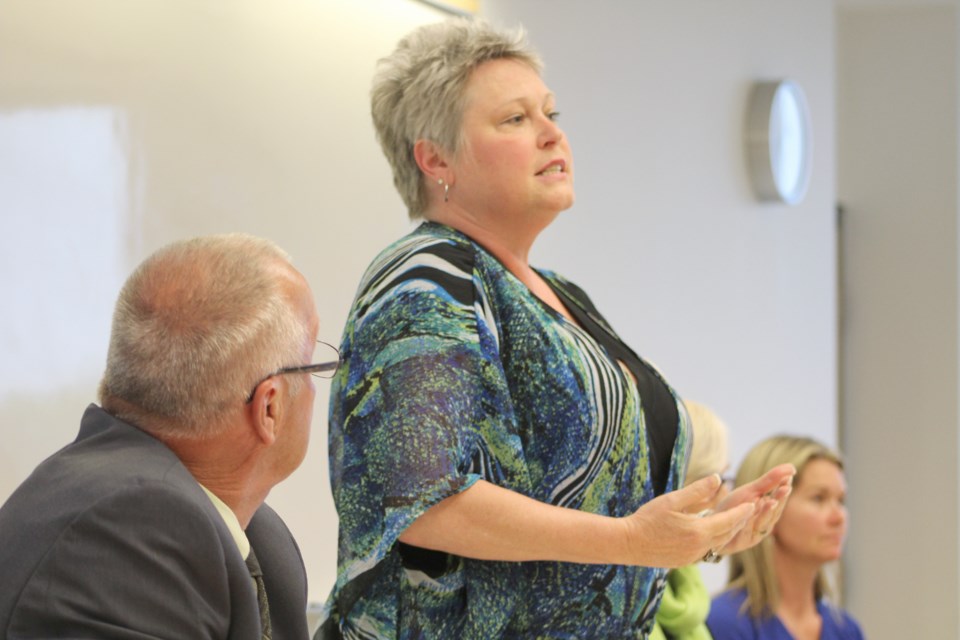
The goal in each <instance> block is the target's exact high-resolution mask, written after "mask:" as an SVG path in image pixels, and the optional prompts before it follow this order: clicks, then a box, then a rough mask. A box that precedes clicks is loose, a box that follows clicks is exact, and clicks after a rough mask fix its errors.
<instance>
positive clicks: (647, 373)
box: [319, 20, 792, 640]
mask: <svg viewBox="0 0 960 640" xmlns="http://www.w3.org/2000/svg"><path fill="white" fill-rule="evenodd" d="M540 66H541V65H540V61H539V57H538V56H537V55H536V53H534V52H533V50H532V49H531V48H530V46H529V45H528V44H527V43H526V40H525V37H524V34H523V32H522V31H520V30H515V31H499V30H496V29H494V28H492V27H491V26H489V25H488V24H486V23H484V22H481V21H472V22H471V21H469V20H452V21H450V22H445V23H441V24H435V25H428V26H425V27H421V28H419V29H417V30H415V31H413V32H412V33H411V34H409V35H408V36H407V37H405V38H404V39H403V40H401V42H400V43H399V44H398V46H397V48H396V50H395V51H394V52H393V53H392V54H391V55H390V56H388V57H387V58H385V59H384V60H382V61H381V62H380V66H379V68H378V71H377V74H376V77H375V79H374V86H373V90H372V93H371V95H372V110H373V120H374V125H375V127H376V130H377V136H378V138H379V140H380V143H381V145H382V146H383V150H384V153H385V154H386V156H387V159H388V160H389V162H390V165H391V167H392V168H393V174H394V183H395V184H396V187H397V189H398V190H399V192H400V195H401V196H402V197H403V201H404V203H405V204H406V206H407V209H408V213H409V215H410V216H411V217H412V218H422V219H424V222H423V223H422V224H421V225H420V226H419V227H418V228H417V229H416V230H414V231H413V232H412V233H410V234H409V235H407V236H406V237H405V238H402V239H400V240H398V241H397V242H395V243H394V244H393V245H391V246H390V247H388V248H387V249H385V250H384V251H383V252H382V253H381V254H380V255H379V256H378V257H377V258H376V259H374V261H373V263H372V264H371V265H370V267H369V269H368V270H367V272H366V274H365V275H364V276H363V278H362V280H361V283H360V286H359V291H358V293H357V297H356V299H355V301H354V304H353V308H352V310H351V312H350V314H349V317H348V321H347V326H346V329H345V331H344V336H343V341H342V346H343V354H344V365H343V367H342V368H341V370H340V371H339V372H338V374H337V376H336V378H335V379H334V384H333V388H332V392H331V405H330V467H331V479H332V484H333V494H334V499H335V502H336V505H337V510H338V513H339V516H340V547H339V570H338V576H337V582H336V585H335V587H334V590H333V593H332V594H331V597H330V599H329V600H328V603H327V608H326V611H325V621H324V623H323V624H322V626H321V629H320V632H319V637H321V638H327V637H345V638H438V639H440V638H443V639H446V638H464V639H469V638H476V639H482V640H490V639H492V638H503V637H507V638H528V637H529V638H533V637H551V638H560V637H563V638H613V637H616V638H645V637H646V636H647V634H648V633H649V632H650V629H651V627H652V625H653V615H654V612H655V610H656V608H657V603H658V602H659V598H660V593H661V590H662V588H663V580H664V575H665V573H666V571H665V569H664V568H666V567H675V566H682V565H686V564H689V563H690V562H692V561H693V560H695V559H697V558H702V557H704V556H708V557H711V558H713V557H717V556H718V554H720V553H728V552H731V551H736V550H739V549H743V548H746V547H748V546H750V545H752V544H755V543H756V542H757V541H758V540H760V539H761V538H762V537H763V536H764V535H765V533H766V531H767V529H769V527H770V526H772V524H773V523H774V522H775V521H776V519H777V517H778V516H779V513H780V508H781V507H782V504H783V502H784V500H785V498H786V495H787V494H788V493H789V484H790V478H791V477H792V468H791V467H789V466H785V467H782V468H780V469H777V470H774V471H772V472H770V473H769V474H767V475H766V476H764V477H763V478H761V479H760V480H758V481H756V482H755V483H753V484H752V485H750V486H748V487H745V488H743V489H741V490H740V491H738V492H735V493H734V494H732V495H731V496H730V497H729V498H728V499H726V500H725V501H724V502H722V503H720V504H717V503H718V499H717V492H718V491H719V488H720V480H719V478H718V477H716V476H711V477H708V478H706V479H704V480H702V481H700V482H697V483H694V484H693V485H691V486H690V487H687V488H682V486H683V476H684V469H685V467H686V459H687V451H688V448H689V444H690V441H689V436H688V419H687V416H686V412H685V410H684V409H683V406H682V403H681V402H680V400H679V398H678V397H677V395H676V394H675V393H674V391H673V389H671V388H670V387H669V386H668V385H667V383H666V382H665V381H664V379H663V378H662V377H661V376H660V374H659V372H657V371H656V370H655V369H654V368H653V367H652V366H651V365H650V364H649V363H648V362H646V361H645V360H643V359H642V358H640V357H639V356H637V355H636V354H635V353H634V352H633V351H632V350H631V349H630V348H629V347H627V346H626V345H625V344H624V343H623V342H622V341H621V340H620V338H619V337H618V336H617V334H616V333H615V332H614V331H613V329H612V328H611V327H610V326H609V324H608V323H607V322H606V321H605V320H604V319H603V317H602V316H601V315H600V313H599V312H598V311H597V309H596V308H595V307H594V305H593V303H592V302H591V301H590V299H589V298H588V297H587V295H586V294H585V293H584V292H583V291H582V290H581V289H580V288H578V287H577V286H576V285H574V284H572V283H570V282H569V281H567V280H566V279H564V278H563V277H561V276H559V275H557V274H556V273H553V272H551V271H547V270H543V269H536V268H534V267H532V266H531V265H530V264H529V262H528V260H527V256H528V253H529V250H530V247H531V246H532V244H533V242H534V240H535V239H536V237H537V236H538V235H539V234H540V232H541V231H543V229H545V228H546V227H547V226H548V225H549V224H550V223H551V222H552V221H553V220H554V219H555V218H556V217H557V216H558V215H559V214H560V212H561V211H563V210H565V209H567V208H569V207H570V206H571V204H572V203H573V158H572V155H571V152H570V147H569V144H568V142H567V139H566V137H565V135H564V133H563V131H562V130H561V129H560V127H559V126H558V124H557V111H556V98H555V96H554V94H553V93H552V92H551V91H550V90H549V89H548V88H547V87H546V85H545V84H544V82H543V80H542V78H541V76H540ZM711 507H713V508H715V509H716V513H714V514H713V515H710V516H707V517H698V515H697V514H699V513H701V512H703V511H704V510H706V509H708V508H711Z"/></svg>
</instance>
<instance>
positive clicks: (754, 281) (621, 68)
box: [0, 0, 837, 600]
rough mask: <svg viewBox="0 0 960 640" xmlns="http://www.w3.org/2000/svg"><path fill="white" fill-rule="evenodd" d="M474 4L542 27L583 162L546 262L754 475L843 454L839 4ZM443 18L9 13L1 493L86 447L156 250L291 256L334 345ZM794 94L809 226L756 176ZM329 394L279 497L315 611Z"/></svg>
mask: <svg viewBox="0 0 960 640" xmlns="http://www.w3.org/2000/svg"><path fill="white" fill-rule="evenodd" d="M482 7H483V10H484V12H485V13H486V14H487V15H489V16H491V17H492V18H494V19H495V20H497V21H502V22H509V23H512V22H515V21H517V20H522V21H523V22H524V23H526V25H527V26H528V28H529V30H530V36H531V40H532V41H533V43H534V44H535V45H536V46H538V47H539V48H540V49H541V51H542V52H543V54H544V57H545V59H546V61H547V71H546V79H547V82H548V84H549V85H550V86H551V87H552V89H553V90H554V91H555V92H556V93H557V94H558V97H559V108H560V110H561V112H562V113H563V115H562V123H563V126H564V127H565V128H566V130H567V133H568V134H569V136H570V137H571V139H572V144H573V149H574V156H575V161H576V171H577V174H576V175H577V177H576V181H577V193H578V201H577V204H576V205H575V206H574V208H573V209H572V210H571V211H569V212H566V213H565V214H563V216H562V217H561V219H560V220H559V221H558V222H557V224H556V225H555V226H554V227H553V228H552V229H551V230H549V231H548V232H547V233H546V234H545V235H544V237H543V238H542V240H541V242H540V244H539V246H538V248H537V250H536V253H535V259H536V263H537V264H538V265H542V266H548V267H553V268H556V269H558V270H559V271H561V272H562V273H565V274H566V275H568V276H569V277H571V278H573V279H574V280H576V281H578V282H579V283H580V284H582V285H584V286H585V287H586V288H587V289H588V291H590V293H591V295H592V296H593V297H594V298H595V301H596V302H597V303H598V305H599V306H600V308H601V309H602V310H603V311H604V312H605V313H606V314H607V315H608V317H609V318H610V319H611V321H612V322H613V323H614V326H616V327H617V328H618V330H619V331H620V332H621V333H622V334H623V336H624V337H625V338H627V340H628V341H629V342H630V343H631V344H632V345H633V346H634V347H635V348H636V349H637V351H638V352H639V353H640V354H641V355H644V356H646V357H648V358H650V359H651V360H653V361H654V362H655V363H656V364H658V365H659V366H660V367H661V369H662V370H663V371H664V372H665V374H666V375H667V377H668V379H669V380H670V381H671V382H672V383H673V384H674V386H676V387H677V389H678V390H679V391H680V392H681V393H682V394H684V395H686V396H688V397H690V398H695V399H698V400H701V401H703V402H706V403H707V404H709V405H711V406H713V407H714V408H715V409H716V410H717V412H718V413H719V414H720V415H721V416H723V417H724V418H725V419H726V421H727V422H728V423H729V424H730V426H731V429H732V445H733V451H732V454H733V460H732V462H733V463H734V464H736V463H737V462H738V461H739V458H740V456H741V455H742V454H743V453H744V452H745V451H746V449H747V448H749V446H751V445H752V444H753V443H755V442H756V441H757V440H758V439H760V438H761V437H763V436H765V435H768V434H771V433H774V432H797V433H808V434H812V435H814V436H816V437H819V438H821V439H822V440H825V441H827V442H829V443H834V442H835V441H836V435H835V434H836V429H837V419H836V414H837V395H836V387H837V374H836V355H837V349H836V328H835V315H836V303H835V297H836V287H835V276H836V266H835V241H836V237H835V227H834V214H833V212H834V203H835V199H836V195H835V191H836V188H835V182H834V169H835V167H834V164H835V163H834V148H833V138H834V106H833V105H834V63H833V58H834V51H833V45H832V43H833V30H834V17H833V3H832V1H831V0H804V1H803V2H794V1H788V0H776V1H771V0H727V1H726V2H722V3H718V2H715V1H713V0H656V1H655V0H644V1H643V2H629V3H628V2H622V3H620V2H607V3H604V6H603V10H602V11H600V10H598V8H597V6H596V3H586V2H566V3H559V2H546V1H543V0H539V1H535V0H510V1H507V0H485V2H483V3H482ZM438 15H439V14H438V13H437V12H436V11H435V10H433V9H430V8H428V7H426V6H423V5H421V4H419V3H416V2H412V1H411V0H389V1H388V0H314V1H312V2H311V1H307V0H275V1H274V2H270V3H263V2H255V1H254V0H244V1H240V2H231V3H219V2H212V1H199V0H153V1H148V0H142V1H140V2H136V3H133V2H129V0H84V1H82V2H73V3H62V2H54V1H51V0H6V2H4V3H3V4H0V175H3V174H4V172H5V171H4V170H2V169H4V168H5V167H18V168H19V169H18V170H19V173H17V174H16V177H15V178H9V179H6V180H4V179H3V178H0V220H2V221H3V223H4V227H5V229H6V230H7V233H5V234H3V235H2V236H0V237H2V240H0V242H2V243H3V252H2V255H0V269H2V274H3V276H4V277H3V279H2V281H4V284H3V285H0V286H3V287H5V288H4V289H2V290H0V294H4V293H5V294H7V295H4V298H3V299H4V300H6V301H8V302H7V303H6V304H5V310H4V313H3V314H0V349H2V351H0V376H2V378H0V382H2V385H0V415H2V416H3V418H2V420H3V430H4V434H5V436H6V438H5V442H6V443H7V445H6V446H5V447H4V449H3V450H2V452H0V496H4V495H6V494H8V493H9V492H10V491H12V490H13V488H14V487H15V486H16V484H17V483H18V482H19V481H20V480H21V479H22V478H23V477H25V475H26V474H27V473H28V472H29V471H30V469H32V468H33V466H34V465H35V464H36V463H37V462H38V461H39V460H40V459H42V457H44V456H45V455H47V454H48V453H50V452H51V451H53V450H54V449H55V448H56V447H58V446H60V445H61V444H63V443H65V442H66V441H68V440H69V439H71V438H72V437H73V435H74V434H75V430H76V425H77V419H78V417H79V415H80V413H81V411H82V410H83V407H84V406H85V404H86V403H87V402H89V401H91V400H92V399H93V398H94V392H95V389H96V384H97V381H98V376H99V374H100V370H101V368H102V363H103V357H104V354H105V345H106V339H107V330H108V323H109V315H110V312H111V309H110V307H111V306H112V300H113V296H115V293H116V291H117V289H118V288H119V286H120V283H121V282H122V280H123V278H124V277H125V276H126V274H127V273H128V271H129V270H130V269H131V268H132V267H133V266H134V265H135V264H136V263H137V262H139V260H140V259H142V258H143V257H144V256H145V255H146V254H147V253H148V252H149V251H151V250H153V249H154V248H156V247H158V246H159V245H161V244H164V243H166V242H168V241H170V240H172V239H175V238H179V237H184V236H189V235H196V234H199V233H208V232H216V231H227V230H245V231H250V232H253V233H258V234H261V235H265V236H267V237H270V238H272V239H274V240H276V241H277V242H279V243H280V244H281V245H282V246H284V247H285V248H287V249H288V250H289V251H290V252H291V253H292V254H293V255H294V256H295V258H296V260H297V262H298V264H299V265H300V267H301V269H302V270H303V271H304V273H305V274H306V275H307V277H308V278H309V279H310V280H311V281H312V283H313V285H314V288H315V290H316V292H317V300H318V306H319V310H320V314H321V319H322V322H323V325H322V328H321V334H322V335H323V336H326V337H330V338H334V339H335V338H337V337H338V336H339V332H340V327H341V324H342V322H343V319H344V317H345V314H346V311H347V308H348V306H349V303H350V300H351V297H352V294H353V290H354V287H355V285H356V282H357V279H358V277H359V275H360V272H361V270H362V269H363V267H364V266H365V264H366V262H367V261H368V260H369V259H370V257H371V256H372V255H373V254H374V253H375V251H376V250H377V249H378V248H380V247H381V246H382V245H384V244H385V243H386V242H387V241H388V240H389V239H392V238H394V237H396V236H397V235H399V234H400V233H402V232H403V230H404V229H406V227H407V223H406V219H405V216H404V212H403V210H402V206H401V204H400V200H399V197H398V196H397V195H396V194H395V193H394V191H393V189H392V186H391V180H390V177H389V171H388V168H387V165H386V162H385V161H384V160H383V159H382V157H381V156H380V153H379V150H378V149H377V147H376V143H375V141H374V137H373V133H372V130H371V127H370V125H369V117H368V106H367V91H368V87H369V81H370V77H371V73H372V69H373V63H374V60H375V59H376V58H377V57H379V56H380V55H384V54H386V53H388V52H389V51H390V50H391V49H392V47H393V45H394V43H395V42H396V40H397V39H398V38H399V36H400V35H401V34H402V33H405V32H406V31H407V30H408V29H409V28H410V27H411V26H412V25H414V24H416V23H419V22H421V21H427V20H433V19H435V18H436V17H437V16H438ZM813 42H815V43H817V46H811V43H813ZM781 76H788V77H791V78H793V79H794V80H796V81H798V82H799V83H800V84H801V85H802V86H803V87H804V89H805V90H806V93H807V98H808V100H809V102H810V106H811V110H812V118H813V125H814V149H815V152H814V153H815V156H814V174H813V179H812V182H811V190H810V193H809V194H808V196H807V198H806V200H805V201H804V202H803V203H802V204H800V205H799V206H796V207H787V206H784V205H768V204H759V203H757V202H756V201H755V200H754V198H753V195H752V193H751V190H750V187H749V184H748V180H747V171H746V167H745V161H744V153H743V148H744V144H743V131H742V129H743V119H744V114H745V108H746V97H747V92H748V89H749V86H750V83H751V82H752V81H754V80H757V79H766V78H774V77H781ZM90 138H92V140H91V139H90ZM77 150H80V152H79V153H76V152H77ZM28 153H29V154H32V155H28ZM24 158H27V159H28V160H29V165H27V164H25V162H26V161H25V160H24ZM11 175H13V174H12V172H11ZM11 229H12V233H11V232H10V230H11ZM51 319H53V320H51ZM320 398H321V399H320V401H319V402H318V407H317V411H316V416H317V419H316V423H315V427H314V440H313V443H312V445H311V450H310V453H309V454H308V457H307V460H306V461H305V463H304V466H303V467H302V468H301V469H300V470H299V471H298V472H297V473H296V474H295V475H294V476H293V477H292V478H291V479H290V480H289V481H288V482H287V483H285V484H284V485H281V486H280V487H278V488H277V489H275V490H274V492H273V494H271V503H272V504H273V505H274V506H275V507H276V508H277V509H278V510H279V511H280V512H281V513H282V514H283V515H284V517H285V518H286V519H287V521H288V523H289V524H290V526H291V528H292V529H293V531H294V533H295V535H296V536H297V538H298V539H299V541H300V543H301V546H302V549H303V552H304V555H305V557H306V561H307V565H308V572H309V579H310V582H311V594H310V595H311V598H312V599H314V600H322V599H323V598H324V597H325V595H326V592H327V591H328V589H329V587H330V585H331V583H332V581H333V572H334V567H335V541H336V515H335V513H334V511H333V509H332V503H331V499H330V496H329V488H328V484H327V467H326V462H325V457H326V442H325V440H326V429H325V424H326V420H325V414H326V401H325V399H324V398H323V393H322V392H321V394H320ZM721 579H722V578H721V576H720V575H719V574H714V575H713V576H712V577H711V580H712V581H713V583H714V584H719V583H720V581H721Z"/></svg>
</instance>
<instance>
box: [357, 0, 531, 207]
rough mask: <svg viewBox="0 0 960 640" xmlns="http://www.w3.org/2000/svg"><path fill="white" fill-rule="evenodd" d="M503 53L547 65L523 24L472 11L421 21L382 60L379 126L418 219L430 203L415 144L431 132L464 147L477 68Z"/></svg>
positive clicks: (377, 85) (375, 97)
mask: <svg viewBox="0 0 960 640" xmlns="http://www.w3.org/2000/svg"><path fill="white" fill-rule="evenodd" d="M500 58H506V59H514V60H519V61H521V62H524V63H526V64H528V65H530V67H532V68H533V69H534V70H535V71H537V73H540V72H541V70H542V68H543V63H542V62H541V61H540V56H539V55H538V54H537V53H536V52H535V51H534V50H533V49H532V48H531V47H530V46H529V45H528V44H527V40H526V32H525V31H524V30H523V28H522V27H518V28H516V29H514V30H512V31H498V30H496V29H494V28H493V27H491V26H490V25H489V24H487V23H486V22H484V21H482V20H471V19H468V18H456V19H452V20H448V21H446V22H440V23H437V24H429V25H424V26H422V27H419V28H417V29H415V30H414V31H412V32H410V33H409V34H408V35H407V36H406V37H404V38H403V39H402V40H400V42H399V43H398V44H397V48H396V49H395V50H394V52H393V53H392V54H390V55H389V56H387V57H386V58H382V59H381V60H380V61H379V63H378V65H377V72H376V74H375V75H374V78H373V88H372V89H371V91H370V98H371V100H370V102H371V113H372V115H373V125H374V127H375V128H376V131H377V140H379V141H380V146H382V147H383V152H384V154H385V155H386V156H387V160H388V161H389V162H390V166H391V167H392V169H393V183H394V185H396V187H397V191H399V192H400V196H401V197H402V198H403V202H404V204H406V205H407V210H408V211H409V214H410V218H412V219H414V218H420V217H422V216H423V213H424V210H425V209H426V207H427V191H426V188H425V185H424V181H423V179H422V178H423V176H422V175H421V173H420V168H419V167H418V166H417V161H416V159H415V158H414V155H413V146H414V144H415V143H416V141H417V140H419V139H421V138H423V139H427V140H430V141H432V142H434V143H436V144H437V145H439V146H440V147H441V148H442V149H444V150H445V151H448V152H450V153H456V151H457V149H458V148H459V139H460V125H461V119H462V116H463V94H464V91H465V89H466V86H467V82H468V81H469V79H470V73H471V72H472V71H473V70H474V69H475V68H476V67H477V66H478V65H480V64H481V63H483V62H486V61H488V60H497V59H500Z"/></svg>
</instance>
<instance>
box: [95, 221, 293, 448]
mask: <svg viewBox="0 0 960 640" xmlns="http://www.w3.org/2000/svg"><path fill="white" fill-rule="evenodd" d="M291 269H292V268H291V267H290V265H289V258H288V256H287V255H286V254H285V253H284V252H283V251H281V250H280V249H279V248H278V247H276V245H274V244H273V243H271V242H269V241H267V240H263V239H260V238H256V237H253V236H248V235H244V234H230V235H221V236H208V237H203V238H194V239H190V240H185V241H181V242H177V243H174V244H172V245H168V246H166V247H164V248H162V249H160V250H159V251H157V252H156V253H154V254H153V255H151V256H150V257H149V258H148V259H147V260H145V261H144V262H143V263H142V264H141V265H140V266H139V267H138V268H137V269H136V271H134V272H133V274H132V275H131V276H130V277H129V278H128V279H127V282H126V283H125V284H124V286H123V289H122V290H121V292H120V297H119V299H118V300H117V305H116V310H115V312H114V318H113V329H112V332H111V336H110V346H109V351H108V355H107V367H106V371H105V373H104V377H103V380H102V382H101V383H100V402H101V404H103V406H104V407H105V408H106V409H107V410H108V411H111V412H112V413H114V414H116V415H117V416H118V417H119V418H121V419H124V420H127V421H128V422H132V423H134V424H137V425H138V426H140V427H142V428H145V429H147V430H149V431H151V432H153V433H156V434H157V435H167V436H181V437H182V436H190V437H202V436H204V435H212V434H213V433H215V432H216V430H217V429H218V428H219V427H220V423H221V419H222V418H223V416H224V414H225V412H226V411H227V409H228V408H229V407H231V406H236V403H237V402H238V401H239V402H242V401H243V400H244V399H245V398H246V396H247V394H248V393H249V392H250V389H251V388H253V386H254V385H255V384H256V383H257V382H258V381H259V380H260V379H262V378H263V376H265V375H268V374H269V373H271V372H273V371H276V370H277V369H279V368H280V367H282V366H286V365H290V364H291V363H298V362H299V359H302V352H303V346H304V344H305V341H306V340H307V337H308V335H307V334H308V331H309V329H308V327H306V326H305V325H304V323H303V321H302V318H301V317H300V315H299V312H298V311H297V310H296V309H295V308H294V305H293V304H292V302H291V300H290V287H289V285H288V283H289V281H290V280H289V277H288V276H287V274H288V273H289V272H290V270H291Z"/></svg>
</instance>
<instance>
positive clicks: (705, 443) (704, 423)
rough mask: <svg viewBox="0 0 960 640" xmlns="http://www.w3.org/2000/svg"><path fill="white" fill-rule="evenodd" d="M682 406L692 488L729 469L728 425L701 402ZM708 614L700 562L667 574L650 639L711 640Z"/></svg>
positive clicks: (689, 482)
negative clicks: (688, 435)
mask: <svg viewBox="0 0 960 640" xmlns="http://www.w3.org/2000/svg"><path fill="white" fill-rule="evenodd" d="M683 403H684V404H685V405H686V407H687V413H688V414H689V415H690V426H691V429H692V432H693V449H692V450H691V452H690V463H689V465H688V467H687V478H686V484H687V485H689V484H691V483H693V482H696V481H698V480H701V479H702V478H706V477H707V476H710V475H722V474H724V473H725V472H726V471H727V469H728V468H729V467H730V459H729V456H728V453H727V426H726V425H725V424H724V423H723V421H722V420H721V419H720V418H719V417H718V416H717V414H715V413H714V412H713V411H711V410H710V409H709V408H708V407H706V406H705V405H702V404H700V403H699V402H693V401H691V400H684V401H683ZM723 490H724V491H725V490H726V489H723ZM709 611H710V594H709V593H708V592H707V586H706V585H705V584H704V583H703V578H702V577H701V575H700V568H699V566H698V565H697V563H694V564H690V565H687V566H685V567H680V568H679V569H673V570H672V571H670V573H668V574H667V585H666V587H665V588H664V591H663V598H662V600H661V601H660V609H659V610H658V611H657V617H656V624H655V625H654V628H653V632H652V633H651V634H650V640H710V638H711V636H710V632H709V631H708V630H707V625H706V621H707V613H708V612H709Z"/></svg>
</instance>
